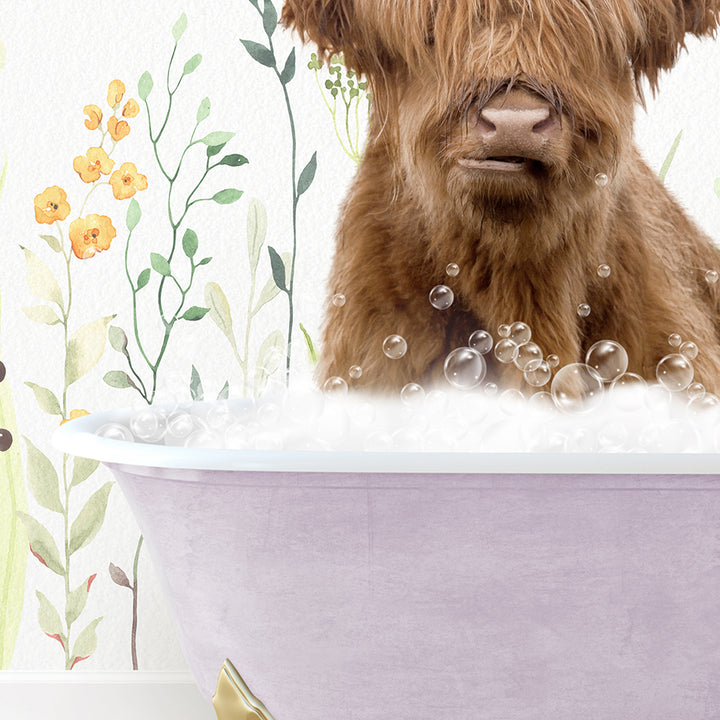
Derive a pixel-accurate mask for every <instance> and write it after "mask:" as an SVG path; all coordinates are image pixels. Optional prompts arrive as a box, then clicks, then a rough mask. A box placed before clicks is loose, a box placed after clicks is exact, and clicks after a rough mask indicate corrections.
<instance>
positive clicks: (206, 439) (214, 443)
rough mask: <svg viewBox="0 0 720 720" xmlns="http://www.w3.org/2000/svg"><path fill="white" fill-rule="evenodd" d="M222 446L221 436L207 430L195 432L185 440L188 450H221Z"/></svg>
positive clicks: (202, 429) (201, 429)
mask: <svg viewBox="0 0 720 720" xmlns="http://www.w3.org/2000/svg"><path fill="white" fill-rule="evenodd" d="M222 445H223V444H222V440H221V438H220V436H219V435H217V434H216V433H214V432H212V431H211V430H208V429H207V428H200V429H198V430H195V431H194V432H192V433H190V435H188V436H187V438H186V440H185V447H188V448H221V447H222Z"/></svg>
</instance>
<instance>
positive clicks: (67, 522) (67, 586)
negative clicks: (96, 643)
mask: <svg viewBox="0 0 720 720" xmlns="http://www.w3.org/2000/svg"><path fill="white" fill-rule="evenodd" d="M66 390H67V388H66ZM68 459H69V456H68V455H65V454H63V484H64V486H65V506H64V508H63V516H64V519H65V607H67V605H68V603H69V602H70V488H69V487H68V482H67V462H68ZM70 660H71V658H70V624H68V626H67V634H66V636H65V669H66V670H70Z"/></svg>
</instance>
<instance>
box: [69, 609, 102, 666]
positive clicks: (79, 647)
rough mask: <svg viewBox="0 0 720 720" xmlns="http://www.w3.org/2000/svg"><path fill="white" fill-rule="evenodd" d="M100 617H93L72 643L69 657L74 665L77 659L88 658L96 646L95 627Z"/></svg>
mask: <svg viewBox="0 0 720 720" xmlns="http://www.w3.org/2000/svg"><path fill="white" fill-rule="evenodd" d="M101 620H102V617H99V618H95V620H93V621H92V622H91V623H90V624H89V625H88V626H87V627H86V628H85V629H84V630H83V631H82V632H81V633H80V634H79V635H78V638H77V640H76V641H75V645H73V649H72V653H71V658H72V664H73V665H74V664H75V663H76V662H77V661H78V660H85V659H86V658H89V657H90V656H91V655H92V654H93V653H94V652H95V650H96V648H97V632H96V631H95V628H97V626H98V623H99V622H100V621H101Z"/></svg>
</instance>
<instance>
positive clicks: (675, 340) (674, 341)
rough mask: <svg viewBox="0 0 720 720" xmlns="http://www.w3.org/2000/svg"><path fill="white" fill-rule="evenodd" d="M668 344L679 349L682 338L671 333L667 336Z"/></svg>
mask: <svg viewBox="0 0 720 720" xmlns="http://www.w3.org/2000/svg"><path fill="white" fill-rule="evenodd" d="M668 343H670V345H671V346H672V347H680V344H681V343H682V338H681V337H680V336H679V335H678V334H677V333H671V334H670V335H668Z"/></svg>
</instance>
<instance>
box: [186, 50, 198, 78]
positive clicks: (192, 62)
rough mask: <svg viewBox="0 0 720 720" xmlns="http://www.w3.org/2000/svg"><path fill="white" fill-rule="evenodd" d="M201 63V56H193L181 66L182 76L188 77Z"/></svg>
mask: <svg viewBox="0 0 720 720" xmlns="http://www.w3.org/2000/svg"><path fill="white" fill-rule="evenodd" d="M201 62H202V55H200V53H198V54H197V55H193V56H192V57H191V58H190V59H189V60H188V61H187V62H186V63H185V65H184V66H183V72H182V74H183V75H189V74H190V73H191V72H195V70H197V68H198V65H200V63H201Z"/></svg>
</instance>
